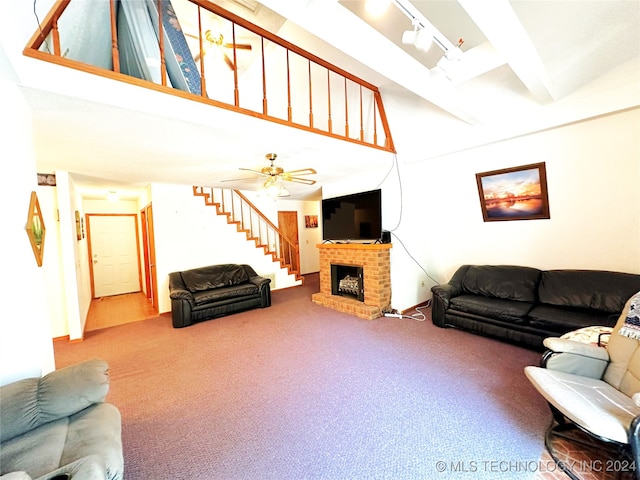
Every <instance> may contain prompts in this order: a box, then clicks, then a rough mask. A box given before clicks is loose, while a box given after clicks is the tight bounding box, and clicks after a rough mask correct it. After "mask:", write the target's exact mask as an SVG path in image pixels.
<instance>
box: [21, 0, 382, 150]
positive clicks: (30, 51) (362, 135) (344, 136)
mask: <svg viewBox="0 0 640 480" xmlns="http://www.w3.org/2000/svg"><path fill="white" fill-rule="evenodd" d="M71 1H72V0H57V2H56V4H55V5H54V6H53V8H52V9H51V10H50V12H49V13H48V14H47V16H46V17H45V19H44V21H43V23H42V27H41V29H40V28H39V29H38V30H37V31H36V32H35V33H34V34H33V35H32V37H31V39H30V40H29V43H28V44H27V46H26V47H25V49H24V50H23V53H24V55H26V56H29V57H32V58H36V59H39V60H44V61H47V62H50V63H54V64H58V65H61V66H64V67H68V68H74V69H77V70H80V71H84V72H88V73H91V74H95V75H100V76H102V77H106V78H111V79H114V80H118V81H122V82H126V83H130V84H133V85H138V86H143V87H145V88H149V89H153V90H158V91H162V92H164V93H168V94H172V95H175V96H179V97H183V98H188V99H190V100H195V101H198V102H201V103H206V104H209V105H213V106H216V107H220V108H224V109H227V110H232V111H235V112H239V113H243V114H247V115H251V116H253V117H258V118H263V119H265V120H269V121H272V122H275V123H279V124H282V125H288V126H291V127H295V128H298V129H302V130H306V131H310V132H313V133H316V134H321V135H325V136H329V137H332V138H337V139H341V140H345V141H348V142H351V143H357V144H360V145H365V146H369V147H372V148H376V149H380V150H386V151H390V152H395V148H394V144H393V139H392V138H391V132H390V129H389V125H388V121H387V117H386V115H385V114H384V106H383V105H382V96H381V95H380V92H379V90H378V88H377V87H376V86H375V85H372V84H371V83H369V82H367V81H365V80H363V79H361V78H359V77H357V76H355V75H353V74H351V73H349V72H347V71H346V70H343V69H341V68H340V67H338V66H336V65H334V64H332V63H330V62H327V61H325V60H323V59H322V58H320V57H318V56H316V55H314V54H312V53H310V52H308V51H306V50H304V49H302V48H300V47H298V46H297V45H294V44H292V43H291V42H288V41H286V40H284V39H282V38H280V37H278V36H277V35H275V34H273V33H271V32H269V31H267V30H265V29H264V28H262V27H260V26H258V25H255V24H253V23H251V22H249V21H248V20H246V19H244V18H242V17H240V16H238V15H236V14H234V13H232V12H229V11H227V10H225V9H223V8H222V7H220V6H218V5H216V4H214V3H211V2H210V1H209V0H188V1H189V2H190V3H192V4H193V5H195V6H196V7H198V8H197V15H198V17H197V24H198V49H199V57H200V59H199V67H200V83H201V89H200V91H199V92H194V93H191V92H184V91H182V90H179V89H177V88H173V87H170V86H168V85H167V84H168V83H169V82H168V81H167V80H168V79H167V75H168V73H167V64H166V58H165V45H164V43H165V42H164V34H163V31H164V30H166V29H165V26H164V25H163V22H162V20H163V18H162V17H163V14H165V15H166V13H165V12H163V8H162V5H163V3H162V0H155V3H156V5H157V8H158V17H159V18H158V31H159V36H158V50H159V54H160V84H156V83H153V82H152V81H147V80H141V79H138V78H135V77H131V76H129V75H126V74H124V73H121V68H120V63H119V47H118V34H117V21H116V18H115V15H116V8H115V3H116V0H110V13H111V14H110V23H111V24H110V25H109V28H110V30H111V34H112V47H111V49H112V58H113V67H112V68H113V70H107V69H104V68H101V67H98V66H93V65H88V64H84V63H82V62H79V61H77V60H73V59H70V58H65V57H62V56H61V53H60V52H61V51H62V50H65V48H64V45H63V46H62V47H61V45H60V36H59V33H58V30H57V23H58V19H59V18H60V17H61V16H62V15H63V13H64V12H65V10H66V8H67V7H68V6H69V5H70V3H71ZM202 9H204V10H206V11H208V12H211V13H213V14H215V15H217V16H219V17H221V18H223V19H225V20H227V21H229V22H231V29H232V45H233V48H232V52H233V66H232V70H233V82H234V85H233V102H231V103H227V102H224V101H220V100H215V99H213V98H209V97H208V94H207V88H206V85H207V79H206V75H205V62H204V53H205V51H204V44H203V34H202V18H201V10H202ZM236 25H237V26H239V27H241V28H243V29H245V30H247V31H249V32H252V33H253V34H255V35H257V36H259V37H260V55H261V58H262V108H261V111H260V110H257V109H256V110H253V109H251V108H246V107H244V106H242V105H241V103H240V93H241V92H240V85H239V78H238V63H237V62H238V56H237V52H236ZM49 35H51V38H52V42H53V50H54V51H53V52H51V51H49V48H47V52H44V51H40V48H41V47H42V45H43V42H44V41H45V40H46V39H47V37H49ZM64 38H67V37H64ZM265 40H267V41H269V42H271V43H272V44H274V45H276V46H279V47H282V48H284V49H285V52H286V66H284V67H282V68H286V70H287V72H286V75H287V92H286V97H287V105H286V110H287V113H286V115H285V117H286V118H279V117H278V116H274V115H273V114H271V113H270V111H269V108H268V106H269V102H268V100H269V99H268V97H267V82H266V79H267V70H266V65H265V61H266V49H265ZM167 48H168V47H167ZM291 53H293V54H296V55H298V56H300V57H302V58H304V59H306V60H307V62H308V66H307V70H308V88H309V92H308V102H309V111H308V115H307V116H308V124H306V125H305V124H304V123H297V122H296V121H294V117H293V108H294V107H293V105H294V103H293V102H292V98H291V96H292V91H291V71H290V68H291V65H290V54H291ZM312 64H314V65H317V66H319V67H322V68H324V69H326V70H327V84H326V87H327V91H326V93H324V95H326V97H327V125H326V130H324V128H325V127H324V126H320V125H319V124H318V122H317V121H316V120H317V117H318V114H317V113H315V112H314V104H313V101H314V99H316V98H322V94H321V95H316V94H315V93H316V91H317V88H318V87H316V86H315V84H316V83H324V82H314V81H312V70H313V69H312ZM214 73H215V72H214ZM332 73H333V74H335V75H338V76H339V77H342V78H343V79H344V83H343V84H344V100H343V101H344V117H345V118H344V123H345V124H344V133H339V132H336V131H335V129H334V125H333V123H334V122H333V120H334V119H333V118H332V110H333V108H332V98H333V96H332V91H331V74H332ZM349 82H351V83H352V84H355V85H358V86H359V108H360V130H359V132H358V135H357V136H355V138H351V137H350V136H349V113H350V112H349V95H350V93H349ZM209 83H211V82H209ZM246 88H250V87H247V86H246V85H245V84H243V89H246ZM314 88H316V90H314ZM320 88H321V87H320ZM363 89H366V90H367V92H368V93H367V95H371V96H370V97H369V96H368V97H367V98H371V101H372V103H373V108H372V115H373V119H372V121H371V122H370V123H371V125H372V131H373V132H372V139H371V137H369V138H367V135H366V132H365V120H364V113H363V111H364V100H363ZM352 94H353V96H354V98H355V95H356V93H355V91H354V92H352ZM243 97H244V95H243ZM248 97H249V98H252V97H251V95H248ZM338 103H340V102H338ZM296 105H297V104H296ZM316 110H318V109H317V108H316ZM276 111H277V109H276ZM378 115H379V118H378ZM296 118H299V117H298V116H297V117H296ZM300 118H301V117H300ZM378 121H379V122H380V125H378ZM378 126H381V127H382V130H383V131H384V136H385V138H384V142H383V144H382V145H378V131H377V129H378Z"/></svg>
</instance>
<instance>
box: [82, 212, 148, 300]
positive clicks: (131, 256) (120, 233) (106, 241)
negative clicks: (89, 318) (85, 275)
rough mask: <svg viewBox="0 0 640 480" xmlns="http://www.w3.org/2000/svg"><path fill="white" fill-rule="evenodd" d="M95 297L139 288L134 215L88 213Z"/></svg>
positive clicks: (118, 293) (128, 291)
mask: <svg viewBox="0 0 640 480" xmlns="http://www.w3.org/2000/svg"><path fill="white" fill-rule="evenodd" d="M89 221H90V222H91V227H90V228H91V255H92V258H91V261H92V264H93V287H94V295H95V297H106V296H109V295H121V294H123V293H130V292H138V291H140V280H139V274H138V264H139V261H138V246H137V243H136V217H135V215H114V216H108V215H107V216H101V215H100V216H98V215H96V216H94V215H92V216H90V220H89Z"/></svg>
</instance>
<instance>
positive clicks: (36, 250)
mask: <svg viewBox="0 0 640 480" xmlns="http://www.w3.org/2000/svg"><path fill="white" fill-rule="evenodd" d="M26 230H27V235H28V236H29V243H31V248H32V249H33V254H34V255H35V257H36V263H37V264H38V266H39V267H41V266H42V258H43V256H44V236H45V232H46V228H45V226H44V219H43V218H42V211H41V210H40V202H38V196H37V195H36V192H31V200H30V202H29V212H28V213H27V226H26Z"/></svg>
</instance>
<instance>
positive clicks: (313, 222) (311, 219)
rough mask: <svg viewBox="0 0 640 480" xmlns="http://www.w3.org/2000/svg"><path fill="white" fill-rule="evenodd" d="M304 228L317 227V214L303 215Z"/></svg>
mask: <svg viewBox="0 0 640 480" xmlns="http://www.w3.org/2000/svg"><path fill="white" fill-rule="evenodd" d="M304 226H305V228H318V216H317V215H305V216H304Z"/></svg>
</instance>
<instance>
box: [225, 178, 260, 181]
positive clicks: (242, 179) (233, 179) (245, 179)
mask: <svg viewBox="0 0 640 480" xmlns="http://www.w3.org/2000/svg"><path fill="white" fill-rule="evenodd" d="M248 180H255V178H227V179H225V180H220V182H246V181H248Z"/></svg>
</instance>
